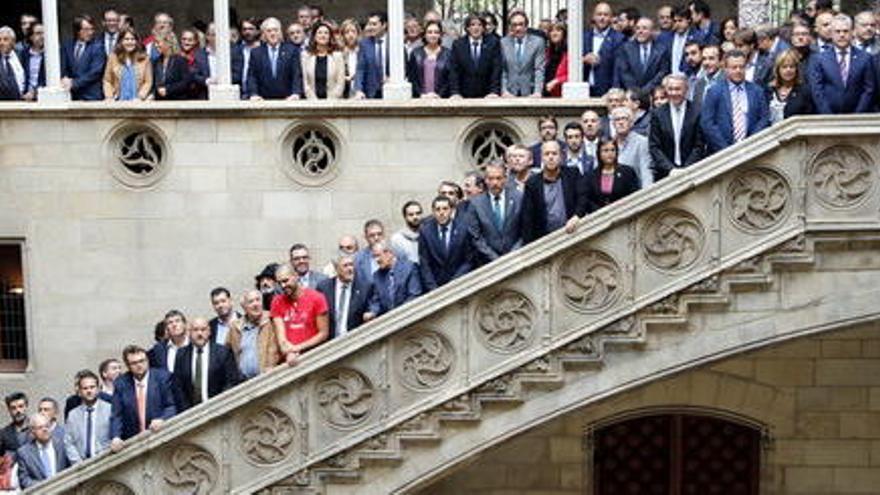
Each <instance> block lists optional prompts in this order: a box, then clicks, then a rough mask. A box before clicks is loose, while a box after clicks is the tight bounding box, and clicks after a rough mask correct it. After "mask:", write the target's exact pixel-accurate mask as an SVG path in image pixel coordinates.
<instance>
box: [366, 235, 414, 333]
mask: <svg viewBox="0 0 880 495" xmlns="http://www.w3.org/2000/svg"><path fill="white" fill-rule="evenodd" d="M370 249H371V254H372V255H373V258H374V259H375V260H376V264H377V265H379V269H378V270H376V273H374V274H373V301H372V302H371V306H372V307H373V308H374V309H375V310H376V315H377V316H378V315H381V314H384V313H387V312H389V311H391V310H392V309H394V308H396V307H398V306H400V305H401V304H404V303H406V302H408V301H411V300H413V299H415V298H417V297H419V296H420V295H422V280H421V278H420V276H419V269H418V265H416V264H414V263H412V262H410V261H409V260H407V259H406V258H398V257H397V254H396V253H395V252H394V249H393V248H392V247H391V246H390V245H389V244H388V243H386V242H385V241H380V242H377V243H375V244H373V245H372V246H371V247H370Z"/></svg>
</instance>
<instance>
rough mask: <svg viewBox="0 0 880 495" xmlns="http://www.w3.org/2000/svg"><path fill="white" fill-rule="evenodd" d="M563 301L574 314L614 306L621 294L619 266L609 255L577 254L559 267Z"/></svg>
mask: <svg viewBox="0 0 880 495" xmlns="http://www.w3.org/2000/svg"><path fill="white" fill-rule="evenodd" d="M559 286H560V289H561V290H560V294H561V296H562V299H563V301H565V304H567V305H568V306H569V307H571V308H572V309H574V310H575V311H580V312H587V313H593V312H597V311H601V310H603V309H605V308H607V307H609V306H611V305H612V304H614V303H615V302H616V301H617V299H618V298H619V297H620V294H621V292H622V291H623V283H622V281H621V275H620V267H619V266H618V265H617V262H615V261H614V259H613V258H611V256H608V255H607V254H605V253H603V252H601V251H595V250H587V251H578V252H576V253H574V254H572V255H569V256H568V257H566V258H565V259H564V260H563V261H562V263H561V264H560V265H559Z"/></svg>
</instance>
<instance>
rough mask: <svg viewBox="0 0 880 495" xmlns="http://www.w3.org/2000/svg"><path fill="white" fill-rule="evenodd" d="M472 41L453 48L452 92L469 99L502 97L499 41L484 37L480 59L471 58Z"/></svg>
mask: <svg viewBox="0 0 880 495" xmlns="http://www.w3.org/2000/svg"><path fill="white" fill-rule="evenodd" d="M471 48H472V47H471V41H470V37H468V36H462V37H461V38H459V39H457V40H455V43H453V44H452V65H451V74H450V85H449V90H450V92H451V94H453V95H461V96H463V97H465V98H482V97H484V96H486V95H488V94H496V95H500V94H501V48H500V43H499V42H498V41H497V39H496V38H495V37H492V36H484V37H483V39H482V41H481V44H480V58H479V60H478V61H477V63H476V64H474V60H473V58H472V57H471Z"/></svg>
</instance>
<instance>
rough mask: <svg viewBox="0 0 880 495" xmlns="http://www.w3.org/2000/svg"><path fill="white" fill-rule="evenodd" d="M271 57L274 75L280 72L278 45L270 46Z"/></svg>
mask: <svg viewBox="0 0 880 495" xmlns="http://www.w3.org/2000/svg"><path fill="white" fill-rule="evenodd" d="M269 59H270V62H271V64H272V77H276V75H277V74H278V47H277V46H276V47H270V48H269Z"/></svg>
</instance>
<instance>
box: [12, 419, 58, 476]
mask: <svg viewBox="0 0 880 495" xmlns="http://www.w3.org/2000/svg"><path fill="white" fill-rule="evenodd" d="M30 425H31V438H30V439H29V441H28V442H27V443H25V444H24V445H22V446H21V447H19V448H18V450H17V451H16V454H17V458H18V482H19V484H20V485H21V487H22V488H30V487H32V486H34V485H36V484H37V483H39V482H41V481H43V480H47V479H49V478H51V477H53V476H55V475H56V474H58V473H60V472H61V471H63V470H65V469H67V468H68V467H69V466H70V461H69V460H68V459H67V454H66V453H65V452H64V441H63V440H61V439H60V438H58V437H57V436H55V435H52V430H50V429H49V418H47V417H46V416H44V415H42V414H40V413H37V414H34V415H33V416H31V419H30Z"/></svg>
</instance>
